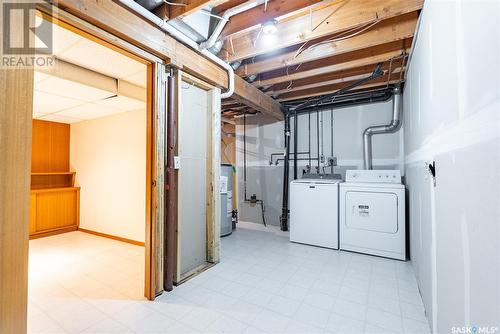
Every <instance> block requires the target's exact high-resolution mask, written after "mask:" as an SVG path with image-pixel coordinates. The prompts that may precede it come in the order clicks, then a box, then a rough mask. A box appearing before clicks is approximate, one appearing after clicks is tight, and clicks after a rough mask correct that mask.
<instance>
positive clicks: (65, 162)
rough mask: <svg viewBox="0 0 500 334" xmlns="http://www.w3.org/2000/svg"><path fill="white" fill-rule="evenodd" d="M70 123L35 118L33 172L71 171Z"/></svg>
mask: <svg viewBox="0 0 500 334" xmlns="http://www.w3.org/2000/svg"><path fill="white" fill-rule="evenodd" d="M69 136H70V126H69V124H63V123H56V122H49V121H41V120H36V119H34V120H33V137H32V147H33V151H32V160H31V171H32V173H39V172H67V171H69Z"/></svg>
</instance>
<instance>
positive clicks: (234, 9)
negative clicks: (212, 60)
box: [200, 0, 266, 49]
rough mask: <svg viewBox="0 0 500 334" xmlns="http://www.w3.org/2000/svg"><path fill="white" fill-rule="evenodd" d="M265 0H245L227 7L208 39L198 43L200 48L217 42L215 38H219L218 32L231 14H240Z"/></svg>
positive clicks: (208, 47) (209, 46)
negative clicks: (245, 0)
mask: <svg viewBox="0 0 500 334" xmlns="http://www.w3.org/2000/svg"><path fill="white" fill-rule="evenodd" d="M264 2H266V1H265V0H252V1H247V2H244V3H242V4H241V5H238V6H236V7H232V8H229V9H228V10H226V11H225V12H224V14H223V15H222V20H220V21H219V23H218V24H217V26H216V27H215V29H214V32H213V33H212V35H211V36H210V38H209V39H208V40H206V41H205V42H203V43H201V44H200V47H201V48H202V49H210V48H211V47H212V46H213V45H214V44H215V42H217V39H218V38H219V36H220V34H221V33H222V29H224V27H225V26H226V23H227V22H228V21H229V19H230V18H231V16H234V15H236V14H240V13H243V12H246V11H247V10H249V9H252V8H254V7H257V6H259V5H262V4H263V3H264Z"/></svg>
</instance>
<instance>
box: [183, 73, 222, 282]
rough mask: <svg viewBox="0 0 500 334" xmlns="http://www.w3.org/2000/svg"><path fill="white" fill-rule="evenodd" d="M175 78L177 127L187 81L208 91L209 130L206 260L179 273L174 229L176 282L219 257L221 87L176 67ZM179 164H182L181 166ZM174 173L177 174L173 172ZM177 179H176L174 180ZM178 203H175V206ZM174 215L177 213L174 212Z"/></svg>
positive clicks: (190, 276)
mask: <svg viewBox="0 0 500 334" xmlns="http://www.w3.org/2000/svg"><path fill="white" fill-rule="evenodd" d="M174 81H175V87H176V89H175V95H176V99H175V101H176V106H175V123H176V127H178V115H179V112H180V110H181V107H182V103H183V101H182V97H181V91H182V87H181V86H182V83H183V82H184V83H188V84H190V85H193V86H196V87H198V88H200V89H202V90H204V91H207V92H208V95H209V103H208V110H207V113H208V116H209V117H208V120H207V126H208V127H209V131H208V132H207V134H208V138H207V156H208V157H207V160H208V161H209V162H208V163H207V168H206V180H207V185H206V200H207V203H206V232H207V233H206V235H207V240H206V255H207V258H206V261H207V264H206V265H203V266H200V267H197V268H196V269H194V270H192V271H190V272H188V273H186V274H185V275H184V276H183V275H182V273H181V266H180V265H178V264H179V263H180V257H181V252H180V247H179V244H180V243H179V234H178V233H176V236H175V240H176V250H177V252H176V255H175V262H176V264H175V273H174V275H175V280H174V281H175V284H176V285H179V284H181V283H183V282H185V281H187V280H188V279H190V278H192V277H193V276H196V275H197V274H198V273H200V272H202V271H204V270H205V269H207V268H209V267H211V266H212V265H213V264H215V263H218V262H219V261H220V215H221V212H220V193H219V187H220V186H219V183H220V163H221V162H220V141H221V112H220V110H221V98H220V94H221V91H220V89H219V88H218V87H215V86H213V85H211V84H208V83H206V82H205V81H203V80H201V79H199V78H197V77H195V76H193V75H190V74H188V73H186V72H184V71H181V70H177V71H175V75H174ZM175 131H176V133H177V134H178V133H179V132H178V129H177V128H176V130H175ZM180 140H181V139H180V138H177V140H176V144H177V145H176V147H175V154H176V155H178V148H179V147H178V145H179V141H180ZM181 168H182V167H181ZM176 176H177V175H176ZM177 182H178V181H177ZM179 207H180V206H179V205H178V203H177V209H178V208H179ZM177 216H178V215H177ZM175 225H176V226H177V228H176V231H179V230H180V226H179V221H178V220H177V221H176V222H175Z"/></svg>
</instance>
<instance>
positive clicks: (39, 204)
mask: <svg viewBox="0 0 500 334" xmlns="http://www.w3.org/2000/svg"><path fill="white" fill-rule="evenodd" d="M79 217H80V188H79V187H66V188H49V189H37V190H32V191H31V209H30V218H31V220H30V234H31V236H35V235H37V236H42V235H44V234H47V233H50V234H53V233H56V232H64V231H71V230H77V229H78V225H79Z"/></svg>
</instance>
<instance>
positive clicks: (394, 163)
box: [236, 101, 404, 225]
mask: <svg viewBox="0 0 500 334" xmlns="http://www.w3.org/2000/svg"><path fill="white" fill-rule="evenodd" d="M331 115H332V111H331V110H330V109H325V110H322V111H320V112H319V113H316V112H312V113H311V114H302V115H299V116H298V137H297V139H298V145H297V146H298V149H297V151H298V152H309V151H310V152H311V157H312V160H311V166H312V172H313V173H316V172H317V169H316V166H317V160H314V159H315V158H316V159H317V156H318V151H319V155H320V156H324V157H325V158H327V157H329V156H332V147H333V156H335V157H337V159H338V160H337V163H338V166H337V167H335V168H334V173H338V174H341V175H342V177H345V171H346V170H347V169H361V168H363V137H362V134H363V131H364V130H365V129H366V128H367V127H369V126H372V125H380V124H387V123H389V122H390V120H391V116H392V101H388V102H382V103H374V104H367V105H360V106H356V107H349V108H341V109H336V110H333V138H332V136H331V134H332V131H331V129H332V122H331V120H332V117H331ZM309 119H310V122H309ZM246 120H247V131H246V143H247V197H248V198H249V197H250V196H251V195H252V194H256V195H257V197H258V198H259V199H260V198H262V199H263V200H264V203H265V205H266V214H265V217H266V220H267V222H268V223H269V224H273V225H278V224H279V216H280V215H281V205H282V191H283V161H282V160H280V161H279V163H278V165H275V161H276V159H277V158H282V156H281V157H278V156H274V158H273V165H270V160H271V154H272V153H282V152H283V147H284V139H283V126H284V125H283V122H274V121H273V120H271V119H269V118H266V117H265V116H247V119H246ZM293 125H294V121H293V118H292V119H291V126H292V134H293ZM318 125H319V130H318ZM309 128H310V129H311V131H310V134H311V135H310V138H309ZM318 131H319V134H320V136H319V150H318V139H317V133H318ZM236 132H237V135H236V155H237V157H236V160H237V170H238V191H239V192H238V199H239V206H238V209H239V215H240V219H241V220H246V221H253V222H262V217H261V211H260V206H255V205H253V204H248V203H245V202H244V190H245V188H244V182H243V177H244V173H243V119H242V118H239V119H237V126H236ZM402 137H403V131H400V132H398V133H394V134H383V135H377V136H374V137H373V157H374V168H375V169H394V168H401V167H402V163H403V158H404V156H403V153H402V145H403V144H402ZM290 143H291V147H290V152H293V135H292V137H291V140H290ZM309 147H310V150H309ZM299 157H300V158H306V159H307V160H301V161H298V163H297V165H298V166H299V168H298V177H299V178H300V177H301V175H302V171H303V170H304V169H305V168H306V165H308V164H309V160H308V158H309V154H301V155H299ZM290 166H291V167H290V180H292V178H293V162H292V161H291V164H290ZM322 166H323V164H321V163H320V169H319V170H320V172H323V168H322ZM325 172H331V170H330V168H325Z"/></svg>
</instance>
